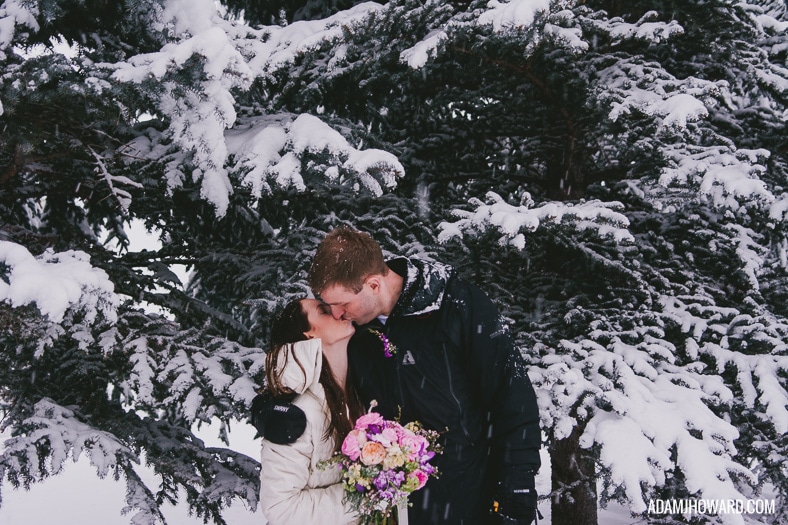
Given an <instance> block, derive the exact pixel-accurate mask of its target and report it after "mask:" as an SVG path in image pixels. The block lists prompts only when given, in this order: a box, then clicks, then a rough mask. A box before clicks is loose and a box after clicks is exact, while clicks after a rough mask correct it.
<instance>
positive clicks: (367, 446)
mask: <svg viewBox="0 0 788 525" xmlns="http://www.w3.org/2000/svg"><path fill="white" fill-rule="evenodd" d="M373 406H374V403H373ZM437 439H438V433H437V432H435V431H432V430H426V429H424V428H423V427H422V426H421V425H420V424H419V423H408V424H406V425H400V424H399V422H397V421H390V420H386V419H383V416H381V415H380V414H378V413H376V412H368V413H367V414H364V415H363V416H361V417H360V418H358V420H357V421H356V425H355V428H354V429H353V430H351V431H350V433H349V434H348V435H347V437H345V440H344V441H343V442H342V450H341V452H337V454H336V455H335V456H334V457H332V458H331V459H329V460H328V461H327V462H326V463H327V464H328V465H330V464H334V465H337V466H338V468H339V469H340V470H341V471H342V483H343V485H344V488H345V492H346V497H347V500H348V501H349V502H350V504H351V505H352V506H353V508H354V509H355V510H356V511H358V513H359V515H360V516H361V523H363V524H365V525H370V524H375V525H380V524H388V523H394V521H393V516H392V515H393V512H392V510H393V509H394V508H395V507H397V508H398V509H402V511H405V509H407V498H408V494H410V493H411V492H414V491H417V490H419V489H420V488H422V487H423V486H424V484H425V483H427V479H428V478H429V477H430V476H437V474H438V471H437V469H436V468H435V467H433V466H432V465H430V463H429V461H430V460H431V459H432V458H433V457H434V456H435V454H436V453H440V452H441V450H440V446H439V445H438V443H437ZM403 521H404V520H403V519H402V517H400V521H399V523H400V524H402V523H403Z"/></svg>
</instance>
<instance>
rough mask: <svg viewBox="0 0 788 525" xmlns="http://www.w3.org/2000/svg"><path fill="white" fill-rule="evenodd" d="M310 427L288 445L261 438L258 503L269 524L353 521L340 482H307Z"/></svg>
mask: <svg viewBox="0 0 788 525" xmlns="http://www.w3.org/2000/svg"><path fill="white" fill-rule="evenodd" d="M312 430H313V429H312V428H311V425H310V427H307V431H306V432H304V434H303V435H302V436H301V437H300V438H298V440H296V441H295V442H294V443H291V444H290V445H277V444H275V443H271V442H270V441H266V440H263V447H262V453H261V470H260V504H261V506H262V510H263V514H264V515H265V517H266V519H267V520H268V523H269V525H291V524H293V523H298V524H299V525H301V524H303V525H309V524H322V523H337V524H346V523H355V520H356V514H355V513H354V512H353V511H352V510H351V509H350V507H349V506H348V505H347V504H344V503H343V497H344V492H343V489H342V485H341V483H333V484H329V485H327V486H325V487H316V488H310V487H308V486H307V483H308V480H309V473H310V464H311V463H312V455H313V454H314V445H313V436H312Z"/></svg>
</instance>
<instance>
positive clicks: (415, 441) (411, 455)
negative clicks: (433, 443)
mask: <svg viewBox="0 0 788 525" xmlns="http://www.w3.org/2000/svg"><path fill="white" fill-rule="evenodd" d="M399 445H400V447H401V448H402V450H405V451H406V454H407V456H408V461H415V460H416V459H418V458H419V456H421V455H422V454H423V453H424V450H425V449H426V448H427V445H428V443H427V440H426V439H425V438H423V437H422V436H417V435H416V434H405V435H404V436H402V437H401V438H400V440H399Z"/></svg>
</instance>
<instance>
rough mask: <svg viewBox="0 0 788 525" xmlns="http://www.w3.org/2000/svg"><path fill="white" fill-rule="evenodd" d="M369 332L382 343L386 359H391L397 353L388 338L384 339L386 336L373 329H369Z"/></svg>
mask: <svg viewBox="0 0 788 525" xmlns="http://www.w3.org/2000/svg"><path fill="white" fill-rule="evenodd" d="M370 332H372V333H373V334H375V335H376V336H377V337H378V339H380V342H381V343H383V355H385V356H386V357H391V356H393V355H394V354H396V353H397V347H396V346H394V343H392V342H391V341H389V338H388V337H386V334H384V333H383V332H381V331H380V330H374V329H371V330H370Z"/></svg>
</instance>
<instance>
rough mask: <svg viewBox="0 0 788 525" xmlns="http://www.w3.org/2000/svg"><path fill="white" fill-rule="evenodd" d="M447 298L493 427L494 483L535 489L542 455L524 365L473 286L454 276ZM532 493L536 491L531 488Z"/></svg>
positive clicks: (488, 303)
mask: <svg viewBox="0 0 788 525" xmlns="http://www.w3.org/2000/svg"><path fill="white" fill-rule="evenodd" d="M450 297H451V298H452V300H453V301H455V305H456V309H455V312H454V316H455V319H456V318H459V319H460V320H461V328H460V330H459V332H460V336H461V337H462V339H463V341H461V342H460V344H461V347H462V348H463V349H464V355H465V358H466V359H467V360H468V361H469V363H468V366H469V368H468V370H472V371H473V374H472V376H473V377H477V378H478V381H477V384H476V388H477V389H478V390H477V394H478V396H479V399H481V400H482V404H483V407H482V409H483V410H484V411H485V412H486V413H489V417H490V426H491V433H490V436H491V438H490V439H491V441H490V450H491V454H492V456H491V461H492V464H491V468H492V472H491V473H492V479H491V481H492V483H493V484H494V485H497V484H498V483H501V484H502V485H503V486H504V487H505V488H508V489H510V490H517V489H524V488H528V489H531V490H532V491H533V490H534V488H535V487H534V477H535V474H536V472H537V471H538V470H539V467H540V464H541V460H540V457H539V449H540V447H541V441H542V439H541V430H540V428H539V409H538V406H537V402H536V395H535V393H534V389H533V386H532V385H531V380H530V379H529V378H528V374H527V366H526V363H525V360H524V359H523V356H522V355H521V354H520V351H519V349H518V348H517V347H516V346H515V344H514V341H513V339H512V336H511V334H510V332H509V330H508V328H507V327H506V326H505V325H504V323H503V319H502V318H501V316H500V314H499V312H498V309H497V308H496V306H495V305H494V304H493V302H492V301H491V300H490V298H489V297H487V295H486V294H485V293H484V292H483V291H481V290H480V289H479V288H477V287H476V286H474V285H472V284H470V283H467V282H465V281H461V280H455V281H454V287H453V290H452V293H450ZM533 494H534V496H535V492H533Z"/></svg>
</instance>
